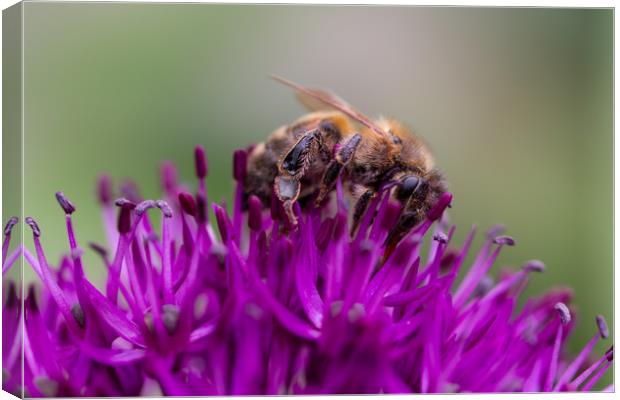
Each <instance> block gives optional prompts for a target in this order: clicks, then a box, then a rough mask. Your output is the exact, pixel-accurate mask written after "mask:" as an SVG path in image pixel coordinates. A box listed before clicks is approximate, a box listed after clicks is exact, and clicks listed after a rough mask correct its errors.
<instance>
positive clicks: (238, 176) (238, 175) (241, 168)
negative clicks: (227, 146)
mask: <svg viewBox="0 0 620 400" xmlns="http://www.w3.org/2000/svg"><path fill="white" fill-rule="evenodd" d="M247 163H248V153H247V152H246V151H245V150H235V154H234V157H233V176H234V178H235V180H236V181H242V180H243V179H244V178H245V175H246V173H247V168H248V166H247Z"/></svg>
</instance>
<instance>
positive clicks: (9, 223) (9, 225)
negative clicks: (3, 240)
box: [4, 217, 19, 236]
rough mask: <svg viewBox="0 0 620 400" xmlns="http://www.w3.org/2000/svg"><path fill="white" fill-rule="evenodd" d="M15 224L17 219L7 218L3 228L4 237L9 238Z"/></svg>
mask: <svg viewBox="0 0 620 400" xmlns="http://www.w3.org/2000/svg"><path fill="white" fill-rule="evenodd" d="M17 222H19V218H17V217H11V218H9V220H8V221H7V222H6V225H5V226H4V236H9V235H10V234H11V231H12V230H13V227H14V226H15V225H17Z"/></svg>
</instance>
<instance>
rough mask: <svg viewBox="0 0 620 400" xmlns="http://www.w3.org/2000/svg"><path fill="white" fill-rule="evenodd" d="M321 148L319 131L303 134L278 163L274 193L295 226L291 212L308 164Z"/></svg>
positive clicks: (294, 218) (295, 222)
mask: <svg viewBox="0 0 620 400" xmlns="http://www.w3.org/2000/svg"><path fill="white" fill-rule="evenodd" d="M320 146H321V136H320V133H319V130H317V129H315V130H312V131H309V132H307V133H306V134H304V135H303V136H302V137H301V138H300V139H299V140H298V141H297V142H296V143H295V144H294V145H293V146H292V147H291V148H290V149H289V150H288V151H287V152H286V154H285V155H284V158H282V160H281V161H280V162H279V163H278V171H279V174H278V176H277V177H276V179H275V181H274V191H275V193H276V195H277V196H278V199H280V201H281V202H282V205H283V206H284V210H285V211H286V215H287V216H288V219H289V222H290V223H291V224H292V225H296V224H297V218H296V217H295V214H294V212H293V204H295V201H296V200H297V197H299V192H300V188H301V185H300V183H299V181H300V180H301V178H302V177H303V176H304V174H305V173H306V171H307V170H308V167H309V166H310V163H311V162H312V161H313V160H314V159H315V158H316V157H317V156H318V150H319V148H320Z"/></svg>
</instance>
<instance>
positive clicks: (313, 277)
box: [2, 147, 613, 397]
mask: <svg viewBox="0 0 620 400" xmlns="http://www.w3.org/2000/svg"><path fill="white" fill-rule="evenodd" d="M194 156H195V160H194V167H195V173H196V177H197V178H198V184H197V187H196V190H195V191H193V190H191V189H188V188H187V187H185V186H181V185H180V184H179V182H178V181H177V177H176V170H175V168H174V166H173V165H171V164H170V163H166V164H164V165H163V166H162V168H161V177H162V192H163V195H162V198H161V199H157V200H143V199H142V198H141V197H140V196H139V194H138V191H137V188H136V187H135V186H133V185H128V184H127V183H125V184H124V185H123V187H122V188H121V189H120V190H119V192H120V193H123V195H124V196H125V197H126V198H121V199H118V200H117V201H116V202H113V200H112V198H111V195H112V193H113V189H112V184H111V180H110V179H109V178H108V177H103V178H101V179H100V181H99V185H98V187H99V190H98V193H99V202H100V204H101V207H102V217H103V224H104V228H105V233H106V238H107V241H108V243H107V245H106V244H103V245H102V244H97V243H89V242H87V241H86V240H84V241H83V242H82V243H79V242H78V238H77V237H76V236H75V234H74V230H73V218H79V212H77V211H76V208H75V207H74V206H73V203H71V201H70V200H69V199H68V198H67V197H66V196H65V195H64V194H63V193H62V192H58V193H57V194H56V197H57V200H58V202H59V204H60V206H61V208H62V210H63V211H64V213H65V218H66V228H67V238H68V241H67V243H68V246H67V256H64V257H62V259H61V260H60V262H59V263H58V264H57V265H55V266H52V265H50V263H49V262H48V260H47V259H46V257H45V253H44V247H43V242H44V241H45V240H46V238H45V235H44V233H42V232H41V231H40V230H39V226H38V225H37V223H36V221H35V220H34V219H33V218H30V217H28V218H26V220H25V222H26V224H27V225H29V226H30V228H31V230H30V231H31V233H32V239H33V241H34V249H35V251H34V253H31V252H30V251H29V250H27V249H26V248H25V247H23V246H19V247H18V249H17V250H16V251H14V252H13V253H11V254H10V255H9V254H8V249H9V242H10V239H11V235H10V231H11V229H10V228H11V227H12V226H13V225H15V224H16V223H17V220H16V219H11V220H9V223H8V225H7V228H6V229H5V241H4V246H3V274H4V273H6V271H7V270H8V269H10V268H11V266H12V265H14V264H15V262H16V260H17V259H18V258H19V257H20V256H21V255H23V256H24V259H25V261H26V262H27V263H28V264H29V265H30V266H31V267H32V268H33V270H34V271H35V273H36V275H37V277H38V278H39V279H40V282H37V283H36V284H34V285H31V286H29V287H28V289H27V291H26V294H25V296H24V292H23V291H21V290H20V289H19V288H18V287H16V285H15V284H14V283H13V282H9V283H8V286H7V289H5V293H7V294H6V296H5V299H4V303H3V304H4V305H3V315H2V317H3V348H4V352H3V388H4V389H5V390H8V391H10V392H12V393H16V394H23V393H22V392H21V390H22V388H23V390H24V393H25V394H26V395H28V396H34V397H41V396H44V397H45V396H90V397H94V396H139V395H150V396H153V395H162V394H163V395H172V396H190V395H191V396H211V395H244V394H245V395H247V394H254V395H277V394H337V393H346V394H361V393H442V392H443V393H445V392H539V391H580V390H586V391H587V390H592V387H593V386H594V385H595V384H596V383H597V382H598V381H599V380H600V379H601V377H602V376H603V374H605V372H606V371H607V369H609V367H610V366H611V364H612V360H613V347H610V348H609V350H608V351H607V352H606V353H605V354H604V355H602V356H601V357H600V358H598V359H596V361H591V360H592V359H593V358H592V354H593V349H594V347H595V345H596V344H597V343H598V341H599V340H600V339H604V338H606V337H607V336H609V331H608V328H607V324H606V323H605V320H604V318H603V317H602V316H597V318H596V324H597V328H596V332H595V334H594V335H593V336H592V338H591V339H590V341H589V342H588V343H587V344H586V345H585V346H584V348H583V349H582V350H581V352H580V353H579V354H578V355H577V356H575V357H570V356H568V355H567V352H566V351H565V345H566V340H567V337H568V335H569V334H570V332H571V331H572V330H573V328H574V325H575V319H574V318H572V316H573V315H574V310H572V309H571V308H570V306H569V304H570V300H571V297H572V293H571V292H570V291H569V290H552V291H549V292H547V293H546V294H544V295H543V296H541V297H537V298H528V299H526V301H525V304H524V305H523V306H517V303H518V300H519V299H520V296H521V294H522V292H523V290H524V288H525V286H526V284H527V282H528V280H529V279H530V275H531V273H532V272H543V271H544V269H545V266H544V264H543V263H542V262H541V261H538V260H532V261H527V262H526V263H524V265H523V267H522V268H520V269H518V270H514V271H503V272H502V273H501V274H499V275H498V276H496V277H492V276H491V275H490V271H491V268H492V267H493V265H494V263H495V260H496V259H497V257H498V256H499V254H500V252H501V251H508V250H509V249H508V248H507V246H513V245H515V240H514V239H513V238H511V237H509V236H499V235H500V234H501V233H502V230H503V229H502V228H501V227H493V228H492V229H490V230H489V231H488V233H487V234H486V235H485V241H484V243H483V244H482V246H481V248H480V249H479V250H478V251H477V254H476V255H475V256H474V257H472V259H473V261H472V262H471V264H469V265H467V266H466V265H465V261H466V259H469V257H468V255H470V252H471V247H472V243H473V240H474V237H475V229H472V230H471V231H470V232H469V234H468V235H467V237H466V239H465V241H464V243H463V244H462V245H461V246H460V247H459V246H456V245H455V244H454V240H453V236H454V232H455V229H456V227H455V226H452V225H450V224H449V223H448V221H447V218H445V210H446V208H447V207H449V206H450V204H451V202H452V195H451V194H450V193H445V194H444V195H442V196H441V197H440V198H439V200H438V202H437V204H436V205H435V206H434V207H433V208H432V209H431V210H430V211H429V212H428V213H427V218H426V220H424V221H422V222H421V223H420V224H419V225H418V226H417V227H416V228H414V229H413V230H412V232H410V233H409V235H408V236H406V237H405V238H404V239H403V240H402V241H401V242H400V243H399V244H398V246H397V247H396V248H395V249H394V251H392V252H391V253H390V254H389V257H387V258H383V257H384V250H385V249H384V248H383V243H384V242H385V240H386V238H387V235H388V232H389V231H390V228H391V227H392V226H393V224H394V223H395V221H396V220H397V218H398V214H399V212H400V208H399V205H398V204H397V203H395V202H394V201H393V200H392V199H391V196H390V193H391V190H392V188H393V186H391V185H389V184H388V185H386V186H384V187H383V188H382V191H381V192H380V194H379V196H377V197H376V198H375V199H373V201H372V202H371V204H370V205H369V208H368V212H367V214H366V216H365V217H364V218H363V220H362V222H361V223H360V227H359V229H358V231H357V232H356V234H355V236H354V237H353V238H351V237H349V234H348V232H349V215H348V209H349V208H350V205H349V204H348V202H347V200H346V199H345V197H344V194H343V193H344V192H343V187H342V184H341V182H338V184H337V190H336V191H335V192H334V195H333V198H332V199H331V200H330V201H327V202H324V204H323V205H321V206H320V207H319V208H313V207H312V206H311V205H309V206H306V207H304V208H303V209H302V208H301V207H299V206H298V205H296V207H295V213H296V215H297V218H298V220H299V224H298V226H297V227H293V226H291V225H290V224H289V222H288V219H287V217H286V214H285V213H284V211H283V209H282V206H281V204H279V203H278V202H277V200H274V201H273V204H272V206H271V208H270V209H268V208H264V207H263V204H262V202H261V201H260V200H259V199H258V198H257V197H254V196H250V197H249V198H248V199H246V201H247V208H248V211H247V212H246V211H243V210H244V208H243V207H242V200H243V180H244V177H245V175H246V172H247V171H246V163H247V153H246V152H245V151H243V150H239V151H237V152H235V154H234V158H233V167H234V168H233V170H234V174H233V175H234V178H235V181H236V189H235V198H234V202H233V204H232V209H231V211H230V212H229V211H227V208H226V206H225V205H223V204H222V205H220V204H209V201H208V199H207V192H206V184H205V177H206V176H207V171H208V168H207V158H206V155H205V152H204V149H203V148H202V147H197V148H196V150H195V152H194ZM310 204H312V202H310ZM208 210H212V211H213V212H214V215H215V221H209V220H208V218H207V215H208V214H207V212H208ZM85 243H86V244H88V247H89V248H90V249H93V250H94V251H95V252H96V254H98V255H99V257H100V259H101V262H100V263H99V265H96V266H88V268H86V266H85V265H83V261H82V248H81V247H80V246H81V245H84V244H85ZM95 269H100V270H101V269H103V270H105V271H106V273H107V274H106V279H105V281H104V282H96V284H95V282H94V281H91V279H89V277H88V276H87V274H86V272H87V271H88V272H90V271H94V270H95ZM460 275H462V277H460ZM21 298H24V308H23V309H22V307H21V301H20V299H21ZM22 314H23V316H24V321H25V329H22V326H21V325H20V324H21V322H20V321H21V316H22ZM22 338H23V343H24V344H25V348H23V349H22ZM22 350H23V353H24V375H23V381H22V380H21V379H22V376H21V371H20V368H19V367H20V363H19V359H20V354H21V352H22ZM611 389H613V387H609V388H607V390H611Z"/></svg>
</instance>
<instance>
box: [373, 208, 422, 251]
mask: <svg viewBox="0 0 620 400" xmlns="http://www.w3.org/2000/svg"><path fill="white" fill-rule="evenodd" d="M424 215H425V211H424V210H423V209H418V210H410V211H407V210H405V211H404V212H403V213H402V214H401V215H400V217H399V218H398V221H396V225H394V227H393V228H392V229H391V230H390V232H389V233H388V235H387V238H386V239H385V242H384V243H383V247H384V251H383V260H387V259H388V257H389V256H390V255H391V254H392V253H393V252H394V250H395V249H396V246H397V245H398V243H400V241H401V240H403V238H404V237H405V236H406V235H407V234H408V233H409V232H410V231H411V230H412V229H413V227H414V226H416V225H417V224H419V223H420V222H422V220H424Z"/></svg>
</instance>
